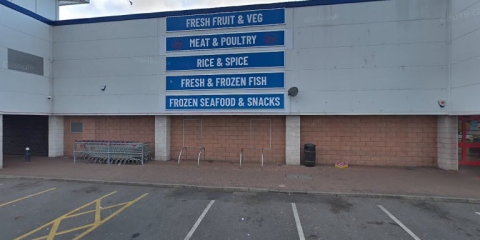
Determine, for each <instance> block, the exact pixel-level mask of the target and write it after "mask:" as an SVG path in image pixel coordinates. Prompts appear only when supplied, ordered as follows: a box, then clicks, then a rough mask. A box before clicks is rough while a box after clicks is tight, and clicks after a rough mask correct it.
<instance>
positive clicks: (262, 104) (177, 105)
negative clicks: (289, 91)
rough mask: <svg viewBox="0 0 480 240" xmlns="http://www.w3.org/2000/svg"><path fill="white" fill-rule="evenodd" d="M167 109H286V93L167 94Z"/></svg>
mask: <svg viewBox="0 0 480 240" xmlns="http://www.w3.org/2000/svg"><path fill="white" fill-rule="evenodd" d="M165 100H166V101H165V104H166V106H165V109H166V110H215V109H235V110H249V109H284V106H285V100H284V94H282V93H280V94H278V93H274V94H235V95H184V96H166V99H165Z"/></svg>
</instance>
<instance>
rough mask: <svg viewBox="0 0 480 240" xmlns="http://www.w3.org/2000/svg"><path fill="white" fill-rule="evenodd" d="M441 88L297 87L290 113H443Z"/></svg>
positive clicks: (443, 95) (444, 93)
mask: <svg viewBox="0 0 480 240" xmlns="http://www.w3.org/2000/svg"><path fill="white" fill-rule="evenodd" d="M445 95H446V91H445V90H444V91H442V90H385V91H327V92H318V91H308V90H303V91H302V90H300V92H299V94H298V96H297V97H295V98H294V99H293V100H292V101H293V102H294V104H292V105H293V106H292V112H293V113H303V114H322V113H323V114H353V115H356V114H398V113H402V114H425V113H430V114H445V113H446V109H442V108H440V107H439V106H438V103H437V101H438V100H439V99H443V97H445Z"/></svg>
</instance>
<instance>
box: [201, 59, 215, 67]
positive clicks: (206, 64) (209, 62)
mask: <svg viewBox="0 0 480 240" xmlns="http://www.w3.org/2000/svg"><path fill="white" fill-rule="evenodd" d="M213 60H214V59H213V58H204V59H201V58H199V59H197V68H208V67H214V66H215V65H214V63H213Z"/></svg>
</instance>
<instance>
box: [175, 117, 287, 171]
mask: <svg viewBox="0 0 480 240" xmlns="http://www.w3.org/2000/svg"><path fill="white" fill-rule="evenodd" d="M184 119H185V120H186V121H185V145H186V146H190V147H196V146H204V147H205V149H206V159H207V160H215V161H231V162H235V163H238V161H239V154H240V149H241V148H250V145H252V146H253V147H254V148H262V147H264V148H269V147H270V146H269V145H270V144H269V143H270V121H266V120H265V119H271V123H272V150H265V155H264V156H265V159H264V161H265V162H266V163H282V164H284V163H285V116H194V117H192V116H188V117H187V116H172V117H171V133H170V134H171V135H170V136H171V137H170V140H171V145H170V150H171V158H172V159H177V158H178V154H179V153H180V150H181V149H182V147H183V141H184V140H183V124H184ZM195 119H196V120H195ZM251 119H255V120H254V121H253V123H252V133H253V134H252V136H251V135H250V120H251ZM199 120H202V122H201V121H199ZM201 125H202V126H203V130H202V131H200V129H202V128H201ZM200 136H203V138H202V137H200ZM201 139H203V144H202V141H201ZM188 152H189V155H188V159H196V156H197V154H198V150H197V149H195V150H194V149H188ZM260 158H261V150H245V152H244V161H245V162H258V163H260Z"/></svg>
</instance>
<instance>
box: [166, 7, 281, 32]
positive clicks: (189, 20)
mask: <svg viewBox="0 0 480 240" xmlns="http://www.w3.org/2000/svg"><path fill="white" fill-rule="evenodd" d="M275 24H285V9H270V10H255V11H246V12H230V13H215V14H201V15H190V16H178V17H167V32H170V31H188V30H201V29H216V28H232V27H246V26H262V25H275Z"/></svg>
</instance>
